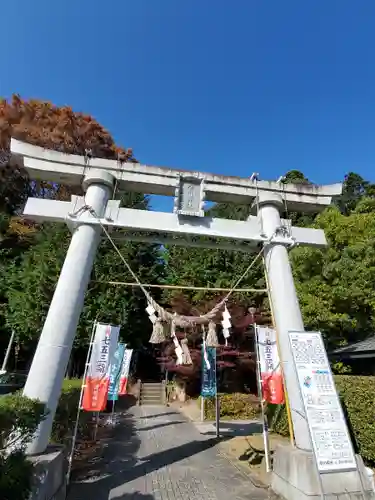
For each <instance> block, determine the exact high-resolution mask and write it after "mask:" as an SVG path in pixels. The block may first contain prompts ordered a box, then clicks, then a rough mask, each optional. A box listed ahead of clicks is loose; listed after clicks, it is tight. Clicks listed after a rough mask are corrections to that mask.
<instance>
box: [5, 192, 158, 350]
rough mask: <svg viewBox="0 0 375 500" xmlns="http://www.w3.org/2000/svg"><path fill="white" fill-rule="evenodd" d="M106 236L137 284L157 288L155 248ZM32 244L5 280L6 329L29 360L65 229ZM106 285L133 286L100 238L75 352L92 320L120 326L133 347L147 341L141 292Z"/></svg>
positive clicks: (131, 199)
mask: <svg viewBox="0 0 375 500" xmlns="http://www.w3.org/2000/svg"><path fill="white" fill-rule="evenodd" d="M140 201H142V202H143V203H142V205H143V208H147V200H146V199H145V198H144V197H143V195H133V194H130V195H124V196H123V199H122V203H123V205H124V206H134V204H137V203H139V202H140ZM111 236H112V237H113V238H114V240H116V244H117V246H118V248H119V250H120V252H121V254H122V255H123V256H124V257H125V258H126V259H127V261H128V262H129V263H130V265H131V267H132V268H133V269H134V271H135V273H136V274H137V275H138V276H139V278H140V279H141V281H143V282H145V283H149V282H153V283H157V282H158V280H160V279H161V277H162V271H163V264H162V261H161V260H160V249H159V247H158V245H152V244H151V245H150V244H146V243H131V242H128V241H121V240H120V241H117V239H116V237H117V238H118V237H120V236H121V231H117V232H112V233H111ZM36 239H37V241H36V243H35V244H34V245H33V246H31V247H30V248H29V249H28V250H27V251H26V252H25V253H24V254H23V255H22V257H21V260H20V261H19V262H18V263H17V265H16V264H13V265H11V266H9V269H8V272H7V280H6V286H7V292H6V296H7V302H8V303H7V308H6V321H7V325H8V327H9V328H10V329H14V330H15V331H16V332H17V336H18V339H19V342H20V343H21V344H22V346H23V355H24V357H25V358H28V359H30V354H31V353H32V352H33V350H34V348H35V346H36V343H37V341H38V338H39V335H40V332H41V329H42V327H43V324H44V321H45V318H46V316H47V313H48V308H49V304H50V302H51V299H52V296H53V293H54V289H55V286H56V282H57V280H58V277H59V274H60V270H61V266H62V264H63V262H64V258H65V254H66V251H67V248H68V245H69V241H70V234H69V230H68V229H67V228H66V227H65V226H64V225H58V224H45V225H43V227H42V228H41V230H40V231H39V232H38V234H37V237H36ZM108 281H116V282H133V281H134V279H133V278H132V277H131V276H130V275H129V272H128V271H127V270H126V269H125V266H124V264H123V263H122V262H121V260H120V258H119V256H118V254H117V253H116V252H115V250H114V248H113V246H112V245H111V243H110V242H109V241H108V240H107V239H106V238H105V237H104V236H103V240H102V243H101V245H100V248H99V251H98V255H97V258H96V260H95V264H94V271H93V275H92V281H91V282H90V284H89V288H88V291H87V293H86V297H85V305H84V310H83V313H82V315H81V320H80V323H79V326H78V329H77V335H76V339H75V347H76V349H79V348H82V347H84V348H86V347H87V345H88V342H89V338H90V332H91V327H92V324H93V321H94V320H95V319H97V320H98V321H102V322H110V323H115V324H121V325H123V328H122V331H121V334H122V337H123V340H125V341H126V342H128V343H129V344H131V345H133V347H136V346H139V345H140V344H142V342H145V341H146V340H148V337H149V336H150V334H151V323H150V322H149V320H148V317H147V314H146V313H145V311H144V309H145V308H146V306H147V304H146V301H145V298H144V296H143V293H142V292H141V290H140V289H139V288H137V287H134V288H132V287H122V286H114V285H110V284H108ZM154 295H155V294H154ZM159 295H160V294H159ZM159 295H158V294H157V293H156V295H155V298H156V299H159Z"/></svg>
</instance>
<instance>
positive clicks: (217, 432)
mask: <svg viewBox="0 0 375 500" xmlns="http://www.w3.org/2000/svg"><path fill="white" fill-rule="evenodd" d="M212 368H214V367H212ZM215 377H216V401H215V415H216V437H217V438H219V437H220V399H219V391H218V389H219V384H218V380H217V350H216V349H215Z"/></svg>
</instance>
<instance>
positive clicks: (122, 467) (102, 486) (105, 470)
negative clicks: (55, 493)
mask: <svg viewBox="0 0 375 500" xmlns="http://www.w3.org/2000/svg"><path fill="white" fill-rule="evenodd" d="M119 424H120V425H118V427H117V428H115V429H114V433H113V437H112V438H110V439H109V441H108V443H106V446H105V447H103V454H102V456H99V457H96V458H97V462H96V463H95V464H91V466H90V467H88V470H87V471H86V476H84V474H82V471H81V474H79V477H76V478H73V480H74V479H75V480H76V481H77V482H75V483H71V486H70V489H69V493H68V497H67V499H68V500H81V499H83V498H88V499H89V500H108V498H109V494H110V492H111V490H113V489H115V488H118V487H121V486H122V485H126V483H128V482H130V481H134V480H136V479H138V478H140V477H144V476H146V474H149V473H151V472H153V471H156V470H158V469H160V468H162V467H164V466H167V465H171V464H173V463H176V462H179V461H180V460H183V459H185V458H188V457H191V456H193V455H195V454H197V453H200V452H202V451H205V450H207V449H209V448H212V447H213V446H215V445H216V444H217V442H218V441H217V439H216V438H215V439H207V440H205V441H191V442H189V443H185V444H183V445H181V446H177V447H176V448H171V449H169V450H164V451H161V452H158V453H153V454H151V455H148V456H146V457H144V458H143V459H142V462H140V463H139V462H138V461H137V459H136V458H135V454H136V452H137V451H138V449H139V445H140V441H139V439H138V437H137V435H136V433H135V427H134V419H133V418H131V417H130V416H122V417H120V419H119ZM134 495H137V493H134ZM138 495H141V494H140V493H139V494H138ZM112 498H113V499H115V498H116V499H118V500H120V499H121V500H125V499H131V498H140V499H141V498H143V499H144V500H148V499H150V500H151V499H152V498H153V497H152V495H142V496H132V494H129V493H126V494H125V493H124V494H123V495H121V494H120V495H118V496H117V497H112Z"/></svg>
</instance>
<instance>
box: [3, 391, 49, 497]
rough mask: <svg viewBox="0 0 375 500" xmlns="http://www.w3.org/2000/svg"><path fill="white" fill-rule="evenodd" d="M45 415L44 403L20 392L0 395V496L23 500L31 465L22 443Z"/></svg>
mask: <svg viewBox="0 0 375 500" xmlns="http://www.w3.org/2000/svg"><path fill="white" fill-rule="evenodd" d="M45 415H46V411H45V406H44V405H43V404H42V403H40V402H39V401H35V400H32V399H29V398H27V397H25V396H22V395H21V394H20V393H15V394H9V395H6V396H1V397H0V429H1V431H0V498H1V499H2V500H16V499H17V500H26V499H28V498H29V495H30V492H31V488H32V470H33V466H32V464H31V462H29V461H28V460H27V458H26V456H25V452H24V451H25V446H26V444H27V442H28V440H29V439H30V438H31V437H32V435H33V434H34V433H35V431H36V429H37V427H38V425H39V423H40V421H41V420H42V419H43V418H44V416H45Z"/></svg>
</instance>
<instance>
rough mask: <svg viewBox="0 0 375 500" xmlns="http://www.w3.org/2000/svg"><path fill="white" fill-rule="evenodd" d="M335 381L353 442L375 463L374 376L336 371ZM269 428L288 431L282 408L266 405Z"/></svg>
mask: <svg viewBox="0 0 375 500" xmlns="http://www.w3.org/2000/svg"><path fill="white" fill-rule="evenodd" d="M335 383H336V387H337V390H338V392H339V394H340V398H341V403H342V405H343V409H344V413H345V414H346V418H347V423H348V427H349V430H350V431H351V433H352V438H353V441H354V442H353V444H354V447H355V450H356V452H358V453H359V454H360V455H361V456H362V458H363V459H364V460H365V462H366V463H367V464H370V465H373V464H375V439H374V436H375V397H374V394H375V377H361V376H355V375H336V376H335ZM269 420H270V426H271V429H272V430H273V431H274V432H277V433H278V434H281V435H282V436H288V435H289V428H288V421H287V416H286V411H285V408H284V407H283V406H282V407H281V406H280V407H275V406H274V405H270V406H269Z"/></svg>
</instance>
